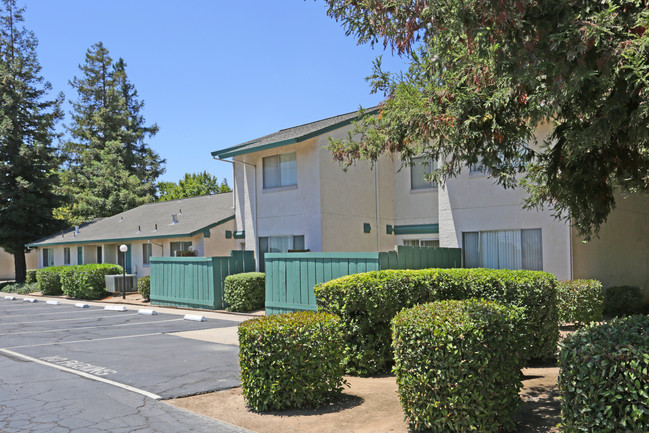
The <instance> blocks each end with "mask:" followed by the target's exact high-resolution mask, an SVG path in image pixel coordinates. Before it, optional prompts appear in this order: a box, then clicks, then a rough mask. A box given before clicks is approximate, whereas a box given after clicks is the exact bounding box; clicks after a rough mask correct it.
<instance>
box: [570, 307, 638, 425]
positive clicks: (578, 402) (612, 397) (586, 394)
mask: <svg viewBox="0 0 649 433" xmlns="http://www.w3.org/2000/svg"><path fill="white" fill-rule="evenodd" d="M559 367H560V371H559V391H560V393H561V416H562V424H563V429H564V430H563V431H564V432H566V433H572V432H600V433H608V432H610V433H613V432H637V433H640V432H648V431H649V387H648V386H647V384H649V317H647V316H640V315H638V316H630V317H626V318H622V319H614V320H612V321H611V322H609V323H607V324H601V325H598V326H592V327H589V328H585V329H582V330H579V331H577V332H575V333H574V334H572V335H570V336H568V337H567V338H566V339H565V340H564V341H563V342H562V344H561V352H560V355H559Z"/></svg>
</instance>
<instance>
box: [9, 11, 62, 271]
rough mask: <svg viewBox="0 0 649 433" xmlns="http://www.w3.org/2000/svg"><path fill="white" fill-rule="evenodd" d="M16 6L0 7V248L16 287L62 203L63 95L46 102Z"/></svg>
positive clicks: (46, 87)
mask: <svg viewBox="0 0 649 433" xmlns="http://www.w3.org/2000/svg"><path fill="white" fill-rule="evenodd" d="M22 22H23V10H22V9H18V8H16V2H15V1H14V0H3V1H2V2H1V3H0V222H1V223H0V247H2V248H3V249H4V250H5V251H7V252H8V253H10V254H13V255H14V262H15V263H14V264H15V272H16V274H15V275H16V281H17V282H24V281H25V270H26V262H25V244H27V243H29V242H32V241H34V240H36V239H38V238H40V237H43V236H46V235H50V234H52V233H54V232H56V231H57V230H58V229H59V222H58V221H56V220H55V219H54V217H53V213H52V210H53V209H54V208H56V207H57V206H59V204H60V202H61V197H60V196H59V195H58V194H56V192H55V191H54V188H55V187H56V185H57V184H58V176H57V175H56V170H57V168H58V165H59V160H58V158H57V156H56V149H55V148H54V146H53V141H54V140H55V139H56V137H57V134H56V133H55V131H54V129H55V124H56V122H57V120H58V119H60V118H61V116H62V113H61V111H60V104H61V102H62V95H59V97H58V98H57V99H54V100H47V95H48V93H49V92H50V90H51V85H50V84H49V83H47V82H45V81H44V80H43V78H42V77H41V76H40V73H41V66H40V64H39V62H38V56H37V45H38V41H37V39H36V37H35V36H34V34H33V33H32V32H30V31H28V30H26V29H25V28H23V27H18V26H19V25H22Z"/></svg>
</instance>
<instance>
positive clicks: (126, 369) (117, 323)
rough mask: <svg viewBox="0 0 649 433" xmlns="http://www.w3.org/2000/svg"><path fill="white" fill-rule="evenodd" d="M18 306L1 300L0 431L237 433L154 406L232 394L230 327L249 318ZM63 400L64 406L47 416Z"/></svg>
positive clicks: (233, 363) (236, 381)
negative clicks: (209, 394)
mask: <svg viewBox="0 0 649 433" xmlns="http://www.w3.org/2000/svg"><path fill="white" fill-rule="evenodd" d="M17 298H18V299H16V300H8V299H5V297H4V296H0V325H1V326H0V382H1V383H0V384H1V385H2V387H1V388H0V401H1V402H2V406H1V407H0V409H1V410H0V431H48V432H54V431H125V432H132V431H165V432H166V431H169V432H174V431H223V432H230V431H233V432H234V431H237V432H240V431H243V430H242V429H238V428H236V427H234V426H229V425H226V424H219V423H217V425H216V428H215V425H214V423H215V421H212V420H208V419H204V418H201V417H198V416H196V415H194V414H189V413H183V412H184V411H181V410H179V409H175V408H173V409H171V406H169V405H166V404H164V403H161V402H159V401H158V400H162V399H169V398H174V397H180V396H186V395H193V394H200V393H205V392H211V391H217V390H222V389H227V388H232V387H236V386H238V385H239V379H238V365H237V356H238V347H237V345H236V326H237V325H238V323H239V322H241V321H243V320H245V319H247V317H245V316H236V315H227V314H214V313H205V315H206V316H208V318H207V320H206V321H196V320H186V319H185V318H184V314H186V313H189V314H191V315H192V316H197V315H198V316H200V315H202V314H203V313H197V312H180V311H178V312H175V313H178V314H168V313H162V312H161V313H159V314H157V315H151V314H140V313H139V310H140V308H139V307H132V306H126V309H127V310H126V311H114V310H106V309H105V306H104V305H90V306H89V307H88V308H79V307H75V305H74V304H73V303H61V304H60V305H52V304H47V303H46V302H45V300H44V299H40V300H39V301H38V302H35V303H31V302H24V301H23V300H22V298H24V297H21V296H17ZM147 309H154V310H155V309H156V307H147ZM193 318H196V317H193ZM43 384H46V388H47V390H41V391H38V392H36V391H35V390H37V389H39V388H40V387H42V386H43ZM44 395H49V397H48V398H47V399H45V401H46V402H44V400H43V396H44ZM132 399H136V400H137V402H134V403H133V404H129V403H128V401H129V400H132ZM60 401H67V402H68V403H67V404H66V405H62V406H61V407H58V409H57V410H55V411H53V410H52V409H51V408H50V406H52V405H54V406H56V404H57V402H60ZM12 402H13V403H12ZM84 407H85V408H86V410H79V409H80V408H84ZM71 408H74V410H72V409H71ZM135 408H140V409H141V410H144V409H146V410H153V411H154V412H156V411H158V412H160V414H159V416H157V417H153V418H151V416H150V415H146V414H144V413H137V412H138V411H139V410H140V409H138V410H136V411H134V409H135ZM98 409H99V410H98ZM66 410H71V412H70V413H69V414H67V415H66V414H65V412H66ZM93 410H95V411H97V410H98V412H93ZM176 411H178V413H176ZM93 413H94V415H92V416H90V415H89V414H93ZM162 414H167V415H166V416H163V415H162ZM129 417H132V419H131V420H130V421H128V420H129ZM184 418H188V419H191V421H187V420H185V419H184ZM194 418H197V419H194ZM117 421H119V422H118V424H114V422H117ZM127 421H128V422H127ZM186 422H188V423H189V425H190V426H191V428H189V427H188V426H187V425H186V424H184V423H186ZM125 423H126V424H127V425H125ZM202 423H205V424H206V427H205V428H206V429H205V430H202V427H201V425H202ZM181 426H182V427H181Z"/></svg>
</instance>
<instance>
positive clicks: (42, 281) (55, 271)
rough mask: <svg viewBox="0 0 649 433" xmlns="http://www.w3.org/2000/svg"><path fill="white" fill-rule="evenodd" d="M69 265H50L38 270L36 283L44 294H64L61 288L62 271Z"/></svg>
mask: <svg viewBox="0 0 649 433" xmlns="http://www.w3.org/2000/svg"><path fill="white" fill-rule="evenodd" d="M68 267H69V266H50V267H48V268H43V269H39V270H38V271H37V272H36V283H37V288H38V290H39V291H41V292H42V293H43V295H51V296H58V295H61V294H63V291H62V290H61V271H63V270H64V269H66V268H68Z"/></svg>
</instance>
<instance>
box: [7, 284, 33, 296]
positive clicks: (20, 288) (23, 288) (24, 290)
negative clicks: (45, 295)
mask: <svg viewBox="0 0 649 433" xmlns="http://www.w3.org/2000/svg"><path fill="white" fill-rule="evenodd" d="M37 290H38V289H37V288H36V283H14V282H13V281H6V282H4V283H0V292H5V293H17V294H19V295H27V294H29V293H32V292H36V291H37Z"/></svg>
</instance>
